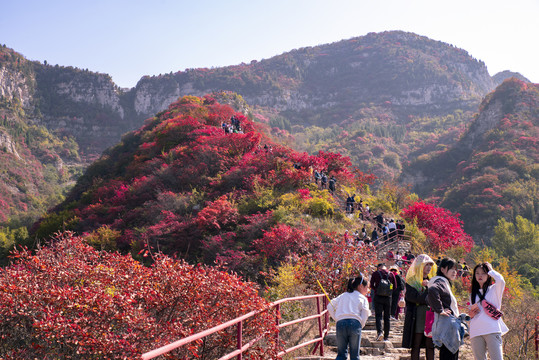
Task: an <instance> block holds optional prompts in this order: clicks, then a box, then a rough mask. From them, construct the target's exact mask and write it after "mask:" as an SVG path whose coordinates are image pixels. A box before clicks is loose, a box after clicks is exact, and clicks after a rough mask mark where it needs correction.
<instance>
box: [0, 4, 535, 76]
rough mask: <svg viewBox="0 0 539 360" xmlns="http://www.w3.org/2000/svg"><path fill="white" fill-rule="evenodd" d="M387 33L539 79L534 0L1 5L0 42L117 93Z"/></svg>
mask: <svg viewBox="0 0 539 360" xmlns="http://www.w3.org/2000/svg"><path fill="white" fill-rule="evenodd" d="M386 30H404V31H410V32H414V33H416V34H419V35H424V36H427V37H429V38H431V39H435V40H441V41H444V42H446V43H449V44H453V45H455V46H457V47H459V48H462V49H464V50H466V51H468V53H469V54H470V55H471V56H473V57H474V58H476V59H479V60H483V61H484V62H485V63H486V65H487V67H488V70H489V72H490V74H491V75H494V74H495V73H497V72H499V71H502V70H511V71H517V72H520V73H521V74H522V75H524V76H526V77H527V78H528V79H530V80H531V81H533V82H536V83H537V82H539V0H488V1H486V0H451V1H447V0H446V1H441V0H267V1H265V0H264V1H263V0H189V1H185V0H176V1H174V0H148V1H143V0H91V1H79V0H0V44H5V45H7V46H8V47H10V48H13V49H14V50H16V51H18V52H20V53H21V54H23V55H24V56H25V57H26V58H28V59H30V60H39V61H41V62H43V61H44V60H46V61H47V62H48V63H49V64H52V65H55V64H59V65H63V66H75V67H78V68H82V69H89V70H91V71H96V72H101V73H107V74H110V75H111V76H112V79H113V80H114V82H116V84H118V85H119V86H121V87H133V86H135V85H136V83H137V81H138V80H139V79H140V78H141V77H142V76H144V75H158V74H160V73H162V74H164V73H169V72H171V71H172V72H176V71H179V70H185V69H186V68H197V67H212V66H214V67H219V66H226V65H235V64H239V63H241V62H245V63H249V62H250V61H251V60H261V59H267V58H270V57H272V56H274V55H279V54H282V53H283V52H287V51H290V50H292V49H296V48H301V47H306V46H315V45H320V44H327V43H332V42H336V41H339V40H343V39H349V38H351V37H356V36H362V35H365V34H367V33H369V32H380V31H386Z"/></svg>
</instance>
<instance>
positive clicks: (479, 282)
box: [469, 262, 509, 360]
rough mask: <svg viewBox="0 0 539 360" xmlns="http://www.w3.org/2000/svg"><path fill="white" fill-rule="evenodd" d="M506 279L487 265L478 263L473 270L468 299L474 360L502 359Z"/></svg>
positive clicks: (505, 329) (506, 330)
mask: <svg viewBox="0 0 539 360" xmlns="http://www.w3.org/2000/svg"><path fill="white" fill-rule="evenodd" d="M504 289H505V280H504V278H503V276H502V274H500V273H499V272H497V271H495V270H494V269H492V265H490V263H488V262H487V263H482V264H477V265H476V266H475V268H474V269H473V277H472V294H471V296H470V302H471V305H470V308H469V310H470V317H471V318H472V320H471V321H470V342H471V345H472V351H473V356H474V358H475V360H486V359H487V350H488V354H489V356H490V359H491V360H502V359H503V347H502V345H503V344H502V336H503V335H504V334H505V333H507V332H508V331H509V329H508V328H507V325H505V323H504V322H503V320H502V316H503V314H502V312H501V311H500V310H499V309H500V308H501V306H502V297H503V291H504Z"/></svg>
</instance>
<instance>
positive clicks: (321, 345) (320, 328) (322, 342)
mask: <svg viewBox="0 0 539 360" xmlns="http://www.w3.org/2000/svg"><path fill="white" fill-rule="evenodd" d="M316 308H317V309H318V315H320V314H322V311H323V309H321V308H320V298H319V297H317V298H316ZM318 334H319V336H320V337H321V339H320V356H324V339H323V338H322V336H323V335H324V332H323V329H322V316H320V317H319V318H318Z"/></svg>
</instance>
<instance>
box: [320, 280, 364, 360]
mask: <svg viewBox="0 0 539 360" xmlns="http://www.w3.org/2000/svg"><path fill="white" fill-rule="evenodd" d="M368 291H369V282H368V280H367V279H366V278H365V277H364V276H363V275H362V274H360V275H359V276H358V277H355V278H351V279H349V280H348V285H347V289H346V292H345V293H342V294H341V295H339V296H337V297H336V298H334V299H333V300H331V302H330V303H329V305H328V311H329V314H330V315H331V317H332V318H333V319H334V320H335V321H337V326H336V327H337V357H336V358H335V360H346V359H347V358H348V348H350V359H351V360H359V347H360V344H361V329H363V327H364V326H365V323H366V322H367V318H368V317H369V316H370V315H371V311H370V310H369V301H368V300H367V298H366V297H365V295H367V292H368Z"/></svg>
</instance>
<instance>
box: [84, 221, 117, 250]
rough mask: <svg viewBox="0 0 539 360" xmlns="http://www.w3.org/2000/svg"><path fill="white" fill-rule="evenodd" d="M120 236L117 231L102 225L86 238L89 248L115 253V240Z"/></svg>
mask: <svg viewBox="0 0 539 360" xmlns="http://www.w3.org/2000/svg"><path fill="white" fill-rule="evenodd" d="M120 235H121V232H120V231H119V230H113V229H111V228H110V226H108V225H103V226H101V227H100V228H98V229H97V230H95V231H93V232H92V233H90V234H89V235H88V236H87V237H86V241H87V242H88V244H89V245H90V246H92V247H93V248H95V249H97V250H105V251H115V250H117V247H116V239H117V238H118V237H119V236H120Z"/></svg>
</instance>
